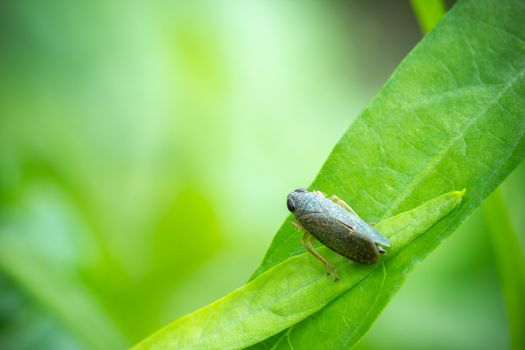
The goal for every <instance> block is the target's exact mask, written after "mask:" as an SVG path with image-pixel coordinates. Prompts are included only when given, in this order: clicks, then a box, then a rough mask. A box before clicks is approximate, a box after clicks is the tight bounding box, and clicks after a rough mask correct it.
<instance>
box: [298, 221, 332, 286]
mask: <svg viewBox="0 0 525 350" xmlns="http://www.w3.org/2000/svg"><path fill="white" fill-rule="evenodd" d="M308 238H310V233H308V232H307V231H305V232H304V235H303V238H302V239H301V244H302V245H303V247H304V249H306V250H307V251H308V252H309V253H310V254H312V255H313V256H315V257H316V258H317V259H319V260H320V261H321V262H322V263H323V265H324V269H325V271H326V275H327V276H329V275H330V265H331V264H330V263H329V262H328V261H327V260H326V259H325V258H323V257H322V256H321V254H319V253H318V252H317V251H316V250H315V249H314V247H312V244H311V243H310V242H309V241H308ZM312 238H313V237H312Z"/></svg>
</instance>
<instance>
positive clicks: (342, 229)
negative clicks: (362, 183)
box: [286, 188, 390, 282]
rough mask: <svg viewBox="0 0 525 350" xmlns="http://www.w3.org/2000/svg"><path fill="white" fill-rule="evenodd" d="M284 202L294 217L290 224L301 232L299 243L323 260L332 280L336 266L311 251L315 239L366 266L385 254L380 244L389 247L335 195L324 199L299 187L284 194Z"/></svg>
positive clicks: (320, 195) (314, 251)
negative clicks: (286, 194)
mask: <svg viewBox="0 0 525 350" xmlns="http://www.w3.org/2000/svg"><path fill="white" fill-rule="evenodd" d="M286 204H287V206H288V210H289V211H290V212H292V213H293V214H294V216H295V219H294V221H293V224H294V225H295V226H297V227H299V228H300V229H302V230H303V231H304V235H303V238H302V239H301V244H302V245H303V247H304V248H305V249H306V250H307V251H308V252H310V253H311V254H312V255H313V256H315V257H316V258H317V259H319V260H320V261H321V262H322V263H323V265H324V268H325V271H326V275H327V276H329V275H330V271H332V272H333V274H334V279H335V281H336V282H337V281H338V280H339V277H338V276H337V271H336V267H335V265H333V264H331V263H330V262H328V260H326V259H325V258H324V257H323V256H321V254H319V253H318V252H317V251H316V250H315V248H314V246H313V243H314V242H315V240H316V239H317V240H318V241H319V242H321V243H323V244H324V245H325V246H327V247H328V248H330V249H331V250H333V251H334V252H336V253H338V254H341V255H343V256H345V257H347V258H349V259H351V260H354V261H356V262H358V263H362V264H368V265H369V264H374V263H376V262H378V261H379V256H380V254H384V253H386V250H385V249H384V248H383V247H390V242H389V241H388V240H387V239H386V238H385V237H383V236H382V235H381V234H380V233H379V232H377V231H376V230H375V229H374V228H373V227H372V226H371V225H369V224H367V223H366V222H364V221H363V220H362V219H361V218H360V217H359V215H357V214H356V212H355V211H354V210H353V209H352V208H351V207H350V206H349V205H348V204H346V203H345V202H344V201H343V200H341V199H339V198H338V197H337V196H335V195H333V196H331V197H329V198H326V196H325V195H324V194H323V193H322V192H319V191H314V192H309V191H307V190H306V189H304V188H299V189H297V190H295V191H293V192H290V193H289V194H288V198H287V201H286Z"/></svg>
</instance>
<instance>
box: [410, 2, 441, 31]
mask: <svg viewBox="0 0 525 350" xmlns="http://www.w3.org/2000/svg"><path fill="white" fill-rule="evenodd" d="M410 5H412V9H413V10H414V13H415V14H416V17H417V20H418V22H419V26H420V27H421V30H422V31H423V34H426V33H428V32H430V31H431V30H432V28H434V27H435V26H436V24H438V22H439V21H440V20H441V18H442V17H443V15H444V14H445V1H443V0H410Z"/></svg>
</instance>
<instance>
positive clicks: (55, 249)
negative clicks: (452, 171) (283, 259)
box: [0, 0, 525, 349]
mask: <svg viewBox="0 0 525 350" xmlns="http://www.w3.org/2000/svg"><path fill="white" fill-rule="evenodd" d="M420 39H421V34H420V30H419V28H418V26H417V22H416V19H415V17H414V15H413V14H412V12H411V9H410V6H409V3H408V2H407V1H377V0H374V1H365V0H359V1H321V0H306V1H277V0H269V1H261V0H255V1H249V2H248V1H212V0H209V1H206V0H197V1H165V0H157V1H123V0H113V1H102V0H92V1H84V2H72V1H66V0H52V1H47V2H42V1H36V0H16V1H15V0H9V1H2V2H0V81H1V84H0V118H1V119H0V348H2V349H92V348H93V349H97V348H99V349H116V348H124V347H127V346H130V345H131V344H133V343H136V342H137V341H139V340H141V339H142V338H144V337H145V336H147V335H148V334H149V333H151V332H153V331H155V330H156V329H158V328H160V327H161V326H163V325H165V324H166V323H168V322H169V321H171V320H173V319H175V318H177V317H179V316H181V315H183V314H185V313H187V312H190V311H192V310H194V309H196V308H198V307H200V306H203V305H206V304H207V303H209V302H211V301H213V300H214V299H216V298H218V297H220V296H222V295H224V294H225V293H227V292H228V291H231V290H232V289H234V288H236V287H238V286H240V285H241V284H242V283H244V281H246V280H247V279H248V277H249V275H250V274H251V272H252V271H253V270H254V269H255V268H256V266H257V264H258V262H259V261H260V260H261V258H262V256H263V254H264V252H265V250H266V248H267V247H268V245H269V243H270V241H271V239H272V236H273V234H274V233H275V232H276V230H277V228H278V227H279V226H280V225H281V223H282V222H283V220H284V218H285V217H286V216H287V215H288V214H287V211H286V206H285V204H284V202H285V200H284V199H285V196H286V194H287V193H288V191H289V190H290V189H293V188H296V187H302V186H307V185H308V184H309V183H310V182H311V181H312V180H313V178H314V177H315V175H316V173H317V171H318V170H319V168H320V167H321V165H322V163H323V161H324V160H325V158H326V157H327V155H328V154H329V152H330V150H331V148H332V147H333V146H334V145H335V143H336V142H337V141H338V139H339V138H340V136H341V135H342V134H343V133H344V131H345V129H346V128H347V127H348V125H349V124H350V123H351V121H352V119H353V118H355V116H356V115H357V114H358V113H359V111H360V110H361V109H362V108H363V107H364V106H365V105H366V103H367V102H368V101H369V100H370V99H371V98H372V97H373V96H374V94H375V93H376V92H377V90H378V89H379V88H380V87H381V85H382V84H383V83H384V81H385V80H386V79H387V78H388V76H389V75H390V74H391V73H392V72H393V70H394V69H395V67H396V66H397V65H398V64H399V62H400V61H401V60H402V58H403V57H404V56H405V55H406V54H407V53H408V52H409V50H410V49H411V48H412V47H414V45H416V44H417V42H418V41H419V40H420ZM356 186H359V184H356ZM503 194H504V197H505V199H506V200H507V204H508V206H509V208H510V214H511V218H512V220H513V224H514V226H515V228H516V229H517V231H518V232H519V234H520V240H521V241H520V243H521V245H522V247H523V244H524V241H525V238H524V236H525V218H524V217H523V213H524V212H525V200H524V199H523V198H525V167H524V166H521V167H520V168H519V169H518V170H517V171H515V172H514V173H513V174H512V175H511V177H510V178H509V179H508V180H507V181H506V182H505V184H504V185H503ZM298 242H299V237H298ZM298 244H299V243H298ZM508 344H509V339H508V335H507V324H506V318H505V309H504V302H503V297H502V293H501V290H500V286H499V282H498V274H497V268H496V265H495V261H494V257H493V249H492V245H491V241H490V235H489V234H488V232H487V228H486V225H485V222H484V217H483V212H482V211H480V210H478V211H477V212H476V213H475V214H474V215H473V216H472V217H471V218H470V219H469V220H468V221H467V222H466V223H465V224H464V225H463V227H462V228H461V229H460V230H459V231H457V232H456V233H455V234H454V235H453V236H452V237H451V238H450V239H448V240H447V241H445V242H444V243H443V244H442V245H441V246H440V247H439V248H438V249H437V250H436V251H435V253H434V254H432V255H431V256H430V257H429V258H428V259H427V260H425V261H424V262H422V263H421V264H420V266H419V268H418V269H417V270H416V271H415V272H414V273H413V274H412V275H411V277H410V278H409V280H408V281H407V283H406V284H405V286H404V288H403V289H402V290H401V291H400V292H399V294H398V295H397V296H396V297H395V298H394V299H393V301H392V302H391V303H390V304H389V306H388V307H387V309H386V310H385V312H384V313H383V314H382V316H381V317H380V319H379V320H378V322H377V323H376V324H375V326H374V327H373V329H372V330H371V332H370V333H369V334H368V335H367V336H366V337H365V338H364V339H363V341H362V342H361V343H360V345H359V346H358V347H359V348H360V349H386V348H389V349H398V348H399V349H420V348H426V349H445V348H446V349H495V348H505V347H508Z"/></svg>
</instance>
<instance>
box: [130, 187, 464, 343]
mask: <svg viewBox="0 0 525 350" xmlns="http://www.w3.org/2000/svg"><path fill="white" fill-rule="evenodd" d="M463 194H464V191H456V192H450V193H446V194H444V195H441V196H439V197H436V198H434V199H433V200H430V201H428V202H426V203H424V204H422V205H421V206H419V207H417V208H415V209H413V210H410V211H407V212H404V213H402V214H399V215H396V216H394V217H391V218H389V219H386V220H384V221H382V222H381V223H379V224H378V225H377V227H376V228H377V230H379V231H380V232H382V233H383V235H385V236H386V237H387V238H388V239H389V240H390V243H391V245H392V247H391V248H390V249H389V251H388V253H387V255H386V256H385V259H384V260H383V262H384V263H388V261H389V260H391V259H395V257H396V254H397V253H399V252H400V251H402V250H404V249H406V247H407V246H409V245H410V243H411V242H412V241H413V240H415V239H416V238H417V237H419V236H420V235H422V234H424V233H425V232H426V231H427V230H428V229H429V228H431V227H432V226H433V225H434V224H435V223H436V222H437V221H439V220H440V219H441V218H443V217H444V216H445V215H447V214H448V213H450V212H451V211H452V210H453V209H454V208H455V207H456V206H457V205H458V203H459V202H460V201H461V198H462V196H463ZM319 250H320V252H321V254H322V255H324V256H327V257H328V258H329V259H330V261H332V262H333V263H335V264H336V266H337V267H338V269H339V276H340V278H341V280H340V281H339V282H338V283H334V281H333V279H331V278H326V276H325V274H324V272H323V268H322V266H321V265H320V264H319V261H317V260H316V259H314V258H313V257H312V256H311V255H310V254H307V253H303V254H300V255H297V256H294V257H291V258H289V259H287V260H285V261H284V262H282V263H280V264H278V265H276V266H274V267H272V268H271V269H269V270H268V271H266V272H265V273H263V274H261V275H260V276H259V277H257V278H256V279H254V280H253V281H251V282H249V283H247V284H246V285H244V286H243V287H241V288H239V289H237V290H235V291H233V292H231V293H230V294H228V295H226V296H224V297H223V298H221V299H219V300H218V301H216V302H215V303H213V304H211V305H209V306H207V307H204V308H202V309H200V310H198V311H196V312H194V313H192V314H189V315H186V316H184V317H182V318H180V319H178V320H176V321H174V322H173V323H171V324H170V325H168V326H167V327H165V328H164V329H162V330H160V331H159V332H157V333H155V334H153V335H152V336H151V337H149V338H148V339H146V340H144V341H143V342H141V343H140V344H139V345H137V346H136V349H149V348H157V349H172V348H173V349H238V348H243V347H246V346H249V345H251V344H254V343H256V342H258V341H261V340H264V339H266V338H267V337H269V336H272V335H274V334H275V333H276V332H278V331H280V330H283V329H286V328H288V327H290V326H292V325H294V324H295V323H297V322H298V321H300V320H302V319H304V318H306V317H307V316H309V315H311V314H313V313H314V312H316V311H318V310H320V309H321V308H323V307H324V306H326V305H327V304H328V303H329V302H330V301H332V300H333V299H334V298H336V297H337V296H339V295H340V294H341V293H343V292H344V291H346V290H348V289H349V288H351V287H352V286H354V285H355V284H357V283H359V282H360V281H362V280H363V279H365V277H367V276H368V275H370V274H372V275H373V274H375V271H377V270H378V271H380V273H381V274H382V273H383V271H384V263H382V264H376V265H375V266H365V265H360V264H357V263H354V262H352V261H350V260H348V259H346V258H344V257H342V256H340V255H338V254H335V253H333V252H331V251H330V250H328V249H327V248H325V247H323V248H320V249H319ZM284 282H285V283H284ZM312 295H315V296H316V297H315V298H312Z"/></svg>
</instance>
